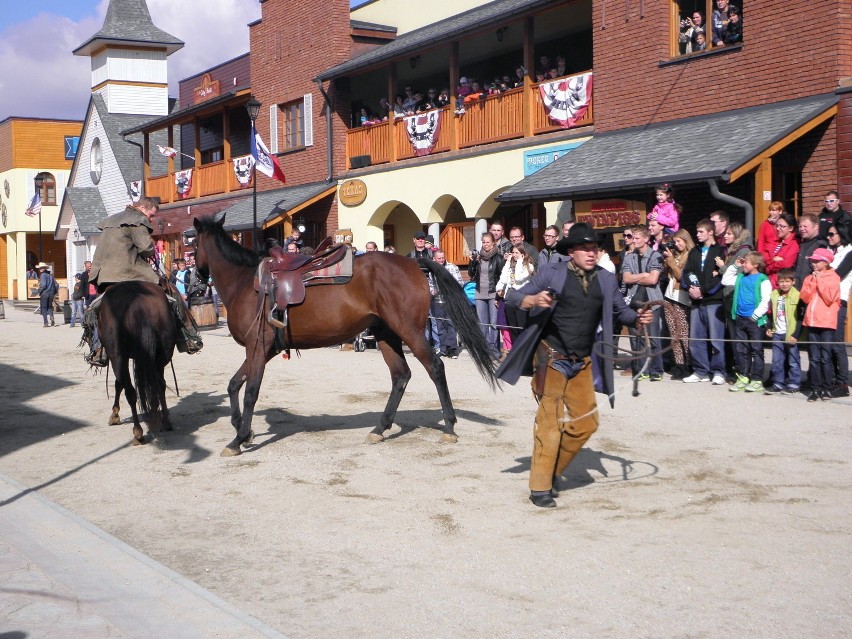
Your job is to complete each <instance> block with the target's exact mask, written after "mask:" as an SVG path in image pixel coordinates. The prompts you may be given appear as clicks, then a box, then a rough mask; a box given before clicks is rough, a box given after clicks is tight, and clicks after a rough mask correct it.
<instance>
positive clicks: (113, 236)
mask: <svg viewBox="0 0 852 639" xmlns="http://www.w3.org/2000/svg"><path fill="white" fill-rule="evenodd" d="M159 208H160V205H159V204H158V203H157V201H156V200H153V199H151V198H148V197H143V198H141V199H140V200H139V201H138V202H137V203H136V204H134V205H132V206H128V207H127V208H125V209H124V211H122V212H121V213H116V214H115V215H110V216H109V217H108V218H107V219H106V220H104V221H103V223H102V224H101V225H100V229H101V231H102V233H101V236H100V239H99V240H98V247H97V249H96V250H95V256H94V258H93V259H92V270H91V272H90V274H89V281H90V282H96V283H97V286H98V298H97V299H96V300H95V301H94V302H92V304H91V305H90V306H89V309H88V310H87V311H86V315H85V319H84V324H83V327H84V329H85V330H84V334H83V335H84V337H83V339H84V340H86V341H89V345H90V347H91V351H90V353H89V355H87V356H86V361H87V362H89V364H91V365H92V366H106V365H107V362H108V359H107V356H106V353H104V349H103V346H101V343H100V339H99V338H98V331H97V309H98V307H99V306H100V300H101V294H102V293H103V292H104V291H105V290H106V289H107V288H108V287H109V286H110V285H112V284H116V283H118V282H127V281H143V282H153V283H158V284H160V286H162V287H163V288H164V290H165V291H166V295H167V297H168V298H169V302H170V303H171V306H172V309H173V311H174V313H175V316H176V320H177V324H178V327H179V329H180V335H179V337H178V342H177V349H178V350H179V351H180V352H182V353H197V352H198V351H200V350H201V347H202V346H203V344H202V342H201V337H200V336H199V335H198V331H197V330H196V328H195V325H194V323H193V321H192V316H191V315H190V313H189V309H188V308H187V307H186V305H185V304H184V303H183V300H182V299H181V297H180V295H179V294H178V293H177V292H176V291H174V290H173V289H172V288H171V287H170V285H169V284H168V278H167V277H165V276H161V275H160V274H159V273H158V272H157V271H155V270H154V267H156V266H157V264H156V263H155V257H156V251H155V250H154V242H153V241H152V239H151V234H152V233H153V232H154V229H153V227H152V226H151V219H152V218H153V217H154V215H155V214H156V213H157V211H158V210H159Z"/></svg>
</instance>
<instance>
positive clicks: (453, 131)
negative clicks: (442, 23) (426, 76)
mask: <svg viewBox="0 0 852 639" xmlns="http://www.w3.org/2000/svg"><path fill="white" fill-rule="evenodd" d="M458 85H459V43H458V40H454V41H453V43H452V44H451V45H450V109H449V111H448V112H447V114H448V115H449V119H450V121H449V123H448V124H449V125H450V151H458V150H459V127H458V116H457V115H456V114H455V111H456V98H457V97H458V96H456V87H457V86H458Z"/></svg>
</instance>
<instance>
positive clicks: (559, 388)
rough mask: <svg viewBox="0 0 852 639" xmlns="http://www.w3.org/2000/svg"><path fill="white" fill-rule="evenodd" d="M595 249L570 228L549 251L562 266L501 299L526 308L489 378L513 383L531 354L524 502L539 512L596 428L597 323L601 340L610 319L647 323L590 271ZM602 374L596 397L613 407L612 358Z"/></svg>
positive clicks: (578, 227) (603, 275)
mask: <svg viewBox="0 0 852 639" xmlns="http://www.w3.org/2000/svg"><path fill="white" fill-rule="evenodd" d="M599 246H600V242H599V240H598V237H597V235H596V234H595V231H594V229H593V228H591V227H590V226H589V225H588V224H575V225H574V226H573V227H572V228H571V230H570V231H569V233H568V236H567V237H565V238H563V239H562V240H560V241H559V244H558V249H557V250H559V251H560V252H563V253H565V254H567V255H568V256H569V257H570V258H571V259H570V261H568V262H565V263H561V264H546V265H544V266H543V267H542V269H541V270H540V271H537V272H536V273H535V275H533V277H532V279H531V280H530V281H529V282H527V284H525V285H524V286H523V287H522V288H520V289H518V290H516V289H510V290H509V291H508V293H507V294H506V303H507V304H512V305H513V306H517V307H519V308H524V309H534V310H533V312H532V314H531V316H530V321H529V323H528V325H527V328H526V329H525V330H524V332H523V333H522V334H521V336H520V337H519V338H518V340H517V341H516V342H515V345H514V347H513V348H512V350H511V351H510V352H509V355H508V357H507V358H506V360H505V361H504V362H503V364H502V365H501V366H500V368H499V369H498V371H497V376H498V377H500V378H501V379H503V380H504V381H506V382H508V383H510V384H514V383H515V382H516V381H517V380H518V377H519V376H520V375H522V374H523V371H524V369H525V368H526V367H527V365H528V364H529V362H530V360H531V359H532V358H533V356H534V355H533V354H534V353H535V356H534V357H535V359H534V364H533V367H534V369H535V371H536V372H535V373H534V375H533V394H534V395H535V396H536V398H538V399H539V405H538V412H537V413H536V416H535V426H534V429H533V454H532V460H531V463H530V480H529V486H530V501H532V503H533V504H534V505H536V506H539V507H541V508H553V507H555V506H556V502H555V501H554V498H555V497H558V496H559V493H558V488H557V487H556V486H554V479H555V478H558V477H559V476H560V475H561V474H562V472H563V471H564V470H565V468H566V467H567V466H568V464H570V463H571V460H573V459H574V457H575V456H576V455H577V453H578V452H580V449H581V448H582V447H583V445H584V444H585V443H586V441H587V440H588V439H589V437H591V436H592V433H594V432H595V430H597V427H598V423H599V417H598V410H597V403H596V401H595V388H594V382H593V379H592V361H591V353H592V345H593V344H594V341H595V333H596V332H597V328H598V324H602V325H603V333H604V335H611V334H612V320H613V317H618V318H619V319H620V320H621V321H622V322H624V323H625V324H630V325H637V324H647V323H648V322H649V321H650V319H651V313H650V311H642V312H641V313H637V312H636V311H634V310H632V309H630V308H629V307H628V306H627V304H625V302H624V299H623V298H622V296H621V295H620V294H619V292H618V286H617V285H616V282H615V277H614V276H613V275H612V274H611V273H609V272H608V271H605V270H604V269H602V268H600V267H599V266H597V259H598V248H599ZM608 354H610V353H608ZM602 368H603V370H602V371H601V378H602V384H603V387H604V392H605V393H607V394H608V395H609V397H610V405H614V397H613V395H612V389H613V379H612V360H611V359H610V358H606V359H604V360H603V365H602ZM566 408H567V411H568V415H567V418H566V416H565V410H566Z"/></svg>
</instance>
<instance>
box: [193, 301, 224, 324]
mask: <svg viewBox="0 0 852 639" xmlns="http://www.w3.org/2000/svg"><path fill="white" fill-rule="evenodd" d="M189 312H190V313H192V318H193V319H194V320H195V323H196V324H198V328H216V327H217V326H218V325H219V319H218V318H217V317H216V307H215V306H213V299H212V298H209V297H199V298H190V300H189Z"/></svg>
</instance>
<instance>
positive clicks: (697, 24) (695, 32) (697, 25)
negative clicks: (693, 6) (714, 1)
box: [678, 11, 704, 53]
mask: <svg viewBox="0 0 852 639" xmlns="http://www.w3.org/2000/svg"><path fill="white" fill-rule="evenodd" d="M680 28H681V32H680V36H678V41H679V42H680V52H681V53H694V52H695V51H699V48H698V36H699V35H702V36H703V35H704V14H702V13H701V12H700V11H695V12H694V13H693V14H692V15H691V16H689V17H687V18H685V19H684V20H681V22H680Z"/></svg>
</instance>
